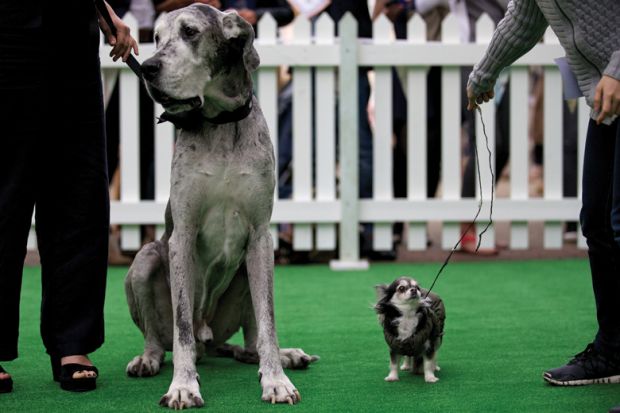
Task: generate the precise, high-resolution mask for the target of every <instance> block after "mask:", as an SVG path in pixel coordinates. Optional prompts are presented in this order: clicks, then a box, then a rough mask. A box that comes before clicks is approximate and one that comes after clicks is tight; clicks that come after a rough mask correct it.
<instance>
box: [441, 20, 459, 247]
mask: <svg viewBox="0 0 620 413" xmlns="http://www.w3.org/2000/svg"><path fill="white" fill-rule="evenodd" d="M458 25H459V22H458V20H457V18H456V16H454V15H452V14H451V15H448V17H446V18H445V19H444V20H443V23H442V26H441V38H442V41H443V43H447V44H457V43H459V42H460V38H459V27H458ZM441 89H442V90H441V113H442V116H441V125H442V126H441V188H442V199H444V200H446V201H448V200H455V199H460V198H461V99H460V93H461V92H460V91H461V69H460V68H459V67H458V66H444V67H443V68H442V71H441ZM459 235H460V228H459V223H458V222H454V221H450V220H446V221H444V224H443V230H442V237H441V246H442V248H443V249H451V248H452V247H453V246H454V244H455V243H456V242H457V240H458V239H459Z"/></svg>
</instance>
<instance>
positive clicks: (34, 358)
mask: <svg viewBox="0 0 620 413" xmlns="http://www.w3.org/2000/svg"><path fill="white" fill-rule="evenodd" d="M438 267H439V265H438V264H381V265H380V264H377V265H372V267H371V269H370V271H366V272H331V271H330V270H329V268H327V267H326V266H322V265H321V266H318V265H317V266H284V267H278V268H277V269H276V282H275V290H276V294H275V299H276V315H277V323H278V332H279V338H280V344H281V346H282V347H302V348H303V349H304V350H306V352H308V353H311V354H319V355H320V356H321V360H320V361H319V362H317V363H316V364H314V365H312V366H311V367H310V369H308V370H306V371H289V372H288V374H289V377H290V378H291V380H292V381H293V383H295V385H296V386H297V388H298V389H299V390H300V392H301V394H302V396H303V401H302V402H301V403H300V404H299V405H297V406H294V407H292V406H287V405H278V406H271V405H269V404H266V403H264V402H262V401H261V400H260V394H261V391H260V387H259V384H258V381H257V372H256V370H257V368H256V366H251V365H244V364H240V363H237V362H235V361H233V360H229V359H222V358H207V359H203V360H201V361H200V362H199V364H198V371H199V373H200V375H201V381H202V385H201V390H202V395H203V397H204V399H205V402H206V406H205V409H207V410H205V411H210V412H247V411H252V412H253V411H271V412H273V411H279V412H285V411H286V412H356V413H357V412H386V413H387V412H414V411H415V412H425V413H426V412H606V411H607V410H608V409H609V408H610V407H611V406H613V405H618V404H620V386H618V385H594V386H587V387H579V388H556V387H551V386H548V385H546V384H545V383H544V382H543V380H542V379H541V374H542V371H543V370H544V369H546V368H551V367H557V366H559V365H561V364H564V363H565V362H566V361H567V360H568V359H569V358H570V357H571V356H572V355H573V354H575V353H576V352H578V351H581V350H582V349H583V348H584V347H585V345H586V344H587V343H588V342H589V340H590V339H591V338H592V337H593V335H594V333H595V331H596V323H595V311H594V303H593V297H592V290H591V286H590V275H589V267H588V264H587V261H584V260H562V261H528V262H491V261H489V262H482V263H453V264H451V265H450V266H448V267H447V268H446V270H445V272H444V273H443V274H442V277H441V278H440V279H439V282H438V284H437V286H436V288H435V291H436V292H437V293H438V294H440V295H441V296H442V298H443V299H444V302H445V304H446V312H447V320H446V335H445V338H444V344H443V347H442V348H441V350H440V351H439V364H440V366H441V368H442V370H441V371H440V372H439V373H438V377H439V378H440V381H439V382H438V383H436V384H426V383H425V382H424V379H423V378H422V377H420V376H412V375H410V374H406V373H401V380H400V382H396V383H386V382H384V381H383V378H384V377H385V376H386V375H387V372H388V353H387V347H386V345H385V342H384V341H383V336H382V331H381V329H380V327H379V325H378V323H377V319H376V316H375V314H374V313H373V311H372V309H371V306H372V304H373V301H374V299H375V296H374V289H373V286H374V285H375V284H377V283H382V282H390V281H392V280H393V279H394V278H395V277H397V276H399V275H402V274H410V275H413V276H414V277H416V278H417V279H418V280H419V281H420V282H421V284H422V285H423V286H428V285H429V284H430V282H431V281H432V278H433V275H434V273H435V272H436V271H437V269H438ZM125 272H126V269H125V268H111V269H110V272H109V278H108V295H107V302H106V329H107V331H106V343H105V345H104V346H103V347H102V348H101V349H100V350H99V351H98V352H97V353H95V354H94V355H93V356H92V359H93V361H94V362H95V363H96V364H97V366H98V367H99V369H100V371H101V376H100V378H99V381H98V390H97V391H95V392H90V393H85V394H71V393H66V392H62V391H61V390H59V388H58V385H57V384H56V383H54V382H53V381H52V380H51V373H50V370H49V363H48V360H47V358H46V356H45V354H44V350H43V346H42V344H41V339H40V338H39V332H38V328H39V327H38V324H39V305H40V298H39V297H40V271H39V269H38V268H28V269H26V271H25V275H24V285H23V294H22V318H21V337H20V354H21V356H20V358H19V359H17V360H16V361H14V362H11V363H4V364H3V366H4V367H5V368H7V369H8V370H10V372H11V373H12V374H13V376H14V379H15V390H14V391H13V393H11V394H0V412H2V413H4V412H13V411H16V412H17V411H24V412H35V411H38V412H49V413H51V412H55V411H58V412H74V411H75V412H77V411H86V412H108V411H109V412H144V411H159V412H161V411H165V410H164V409H163V408H160V407H159V406H158V404H157V402H158V400H159V398H160V396H161V395H162V394H163V393H165V391H166V390H167V388H168V385H169V382H170V379H171V376H172V367H171V363H170V361H169V360H170V354H168V355H167V361H166V363H165V364H164V367H163V369H162V371H161V373H160V374H159V375H158V376H157V377H154V378H148V379H132V378H128V377H127V376H126V375H125V372H124V369H125V366H126V364H127V362H128V361H129V360H130V359H131V358H133V357H134V356H135V355H137V354H138V353H140V351H141V349H142V336H141V334H140V332H139V331H138V329H137V328H136V327H135V326H134V324H133V322H132V321H131V319H130V317H129V313H128V310H127V304H126V301H125V295H124V291H123V277H124V276H125ZM84 299H86V300H87V299H88V292H86V291H85V295H84ZM235 340H237V341H238V340H240V338H239V336H236V338H235Z"/></svg>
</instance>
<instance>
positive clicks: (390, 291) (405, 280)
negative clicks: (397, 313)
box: [375, 277, 422, 309]
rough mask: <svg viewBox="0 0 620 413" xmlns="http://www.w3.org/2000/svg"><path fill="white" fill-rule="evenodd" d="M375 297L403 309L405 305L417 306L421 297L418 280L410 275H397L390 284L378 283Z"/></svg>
mask: <svg viewBox="0 0 620 413" xmlns="http://www.w3.org/2000/svg"><path fill="white" fill-rule="evenodd" d="M375 288H376V290H377V298H378V299H379V301H380V302H383V303H384V304H387V303H390V304H392V305H393V306H395V307H397V308H400V309H403V308H405V307H417V306H418V305H419V303H420V300H421V299H422V293H421V290H420V286H419V285H418V282H417V281H416V280H414V279H413V278H410V277H399V278H397V279H396V280H394V282H392V284H390V285H385V284H382V285H378V286H376V287H375Z"/></svg>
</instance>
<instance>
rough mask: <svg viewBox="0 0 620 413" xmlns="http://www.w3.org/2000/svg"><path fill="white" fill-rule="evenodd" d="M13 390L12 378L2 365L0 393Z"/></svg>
mask: <svg viewBox="0 0 620 413" xmlns="http://www.w3.org/2000/svg"><path fill="white" fill-rule="evenodd" d="M11 391H13V379H12V378H11V375H10V374H8V373H7V372H6V371H5V370H4V369H3V368H2V366H0V393H10V392H11Z"/></svg>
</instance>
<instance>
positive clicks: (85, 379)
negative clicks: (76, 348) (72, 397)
mask: <svg viewBox="0 0 620 413" xmlns="http://www.w3.org/2000/svg"><path fill="white" fill-rule="evenodd" d="M52 371H53V373H54V380H56V381H58V382H60V387H61V388H62V389H63V390H67V391H73V392H84V391H90V390H94V389H95V388H96V387H97V383H96V380H97V376H98V375H99V371H98V370H97V368H96V367H95V366H93V363H92V362H91V361H90V360H89V359H88V357H86V356H83V355H73V356H67V357H63V358H61V359H56V358H52Z"/></svg>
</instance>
